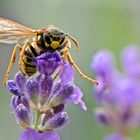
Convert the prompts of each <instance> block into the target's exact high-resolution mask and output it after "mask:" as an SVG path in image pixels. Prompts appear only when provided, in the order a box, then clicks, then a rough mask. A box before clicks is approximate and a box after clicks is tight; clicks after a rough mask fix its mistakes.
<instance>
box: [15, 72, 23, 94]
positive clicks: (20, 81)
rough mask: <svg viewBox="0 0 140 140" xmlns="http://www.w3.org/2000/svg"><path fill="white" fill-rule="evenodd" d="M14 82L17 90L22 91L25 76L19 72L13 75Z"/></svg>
mask: <svg viewBox="0 0 140 140" xmlns="http://www.w3.org/2000/svg"><path fill="white" fill-rule="evenodd" d="M15 83H16V86H17V88H18V90H19V92H21V93H23V92H24V91H25V83H26V78H25V76H24V75H23V74H22V73H21V72H18V73H17V74H16V75H15Z"/></svg>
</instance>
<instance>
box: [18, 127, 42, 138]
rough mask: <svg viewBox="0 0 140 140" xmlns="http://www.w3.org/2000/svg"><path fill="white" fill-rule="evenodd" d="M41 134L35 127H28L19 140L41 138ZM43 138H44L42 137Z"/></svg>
mask: <svg viewBox="0 0 140 140" xmlns="http://www.w3.org/2000/svg"><path fill="white" fill-rule="evenodd" d="M39 137H40V134H39V133H38V132H36V131H35V130H33V129H27V130H25V131H24V132H22V134H21V135H20V137H19V139H18V140H41V139H39ZM42 140H43V139H42Z"/></svg>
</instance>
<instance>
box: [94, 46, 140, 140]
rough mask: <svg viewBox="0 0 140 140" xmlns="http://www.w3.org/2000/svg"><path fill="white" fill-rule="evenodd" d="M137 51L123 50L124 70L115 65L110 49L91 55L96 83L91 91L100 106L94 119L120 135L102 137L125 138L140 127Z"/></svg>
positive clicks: (107, 139)
mask: <svg viewBox="0 0 140 140" xmlns="http://www.w3.org/2000/svg"><path fill="white" fill-rule="evenodd" d="M138 50H139V49H138V48H136V47H134V48H133V47H131V48H130V47H128V48H126V49H124V52H123V54H122V58H123V69H124V73H122V72H120V71H119V70H117V69H116V68H115V65H114V64H113V61H112V56H113V55H112V54H111V53H110V52H109V53H108V52H107V51H104V52H99V53H97V54H96V55H95V56H94V59H93V65H92V66H93V70H94V71H95V72H96V73H97V78H96V79H98V81H99V82H100V85H99V86H96V87H94V94H95V97H96V99H97V101H98V104H100V105H101V106H100V107H98V108H97V109H95V116H96V120H97V121H98V122H100V123H101V124H103V125H105V126H107V127H111V128H113V130H114V132H115V133H118V134H119V135H121V136H122V137H120V136H118V135H117V136H116V135H112V136H110V137H108V138H106V139H105V140H126V139H124V137H125V135H127V134H128V133H130V132H133V131H135V130H136V128H138V127H140V110H139V106H140V79H139V76H140V75H139V74H140V72H139V71H140V68H139V66H140V61H139V56H138V54H139V53H140V52H138ZM138 68H139V71H138Z"/></svg>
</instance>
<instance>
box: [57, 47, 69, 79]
mask: <svg viewBox="0 0 140 140" xmlns="http://www.w3.org/2000/svg"><path fill="white" fill-rule="evenodd" d="M67 52H68V50H66V51H64V57H63V63H62V65H61V66H60V67H59V69H58V71H57V72H56V74H55V76H54V79H56V78H57V76H58V75H59V73H60V71H61V70H62V68H63V66H64V62H65V60H66V58H67Z"/></svg>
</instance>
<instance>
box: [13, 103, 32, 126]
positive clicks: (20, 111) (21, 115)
mask: <svg viewBox="0 0 140 140" xmlns="http://www.w3.org/2000/svg"><path fill="white" fill-rule="evenodd" d="M15 114H16V117H17V119H18V120H19V122H22V123H24V124H26V125H28V126H30V124H31V121H32V118H31V112H30V110H29V109H28V108H26V106H24V105H23V104H22V103H21V104H19V105H18V106H17V108H16V110H15Z"/></svg>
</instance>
